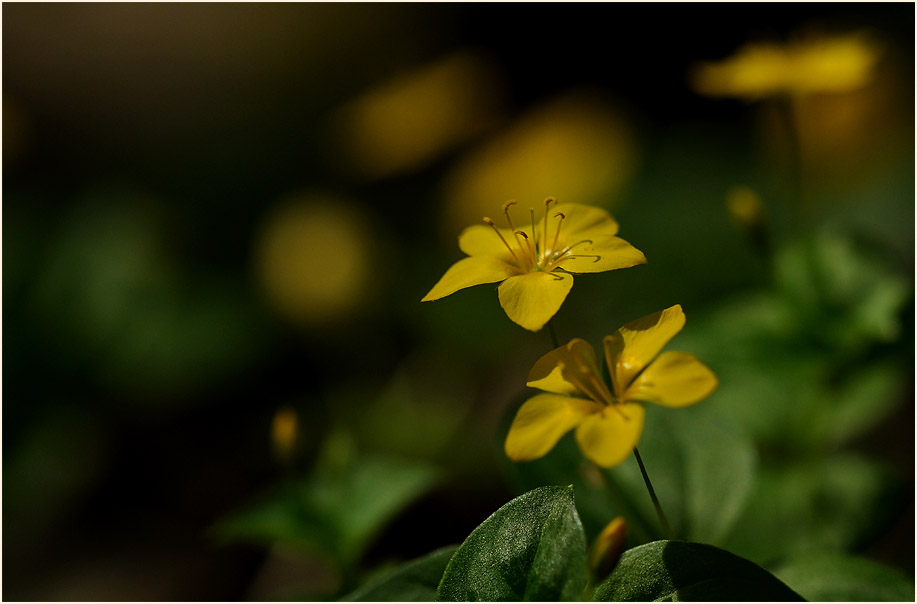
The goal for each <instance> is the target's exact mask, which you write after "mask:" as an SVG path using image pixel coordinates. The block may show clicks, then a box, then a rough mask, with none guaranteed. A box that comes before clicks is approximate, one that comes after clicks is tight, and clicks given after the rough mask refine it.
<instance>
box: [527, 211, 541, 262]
mask: <svg viewBox="0 0 917 604" xmlns="http://www.w3.org/2000/svg"><path fill="white" fill-rule="evenodd" d="M529 218H531V220H532V237H534V238H535V241H534V242H533V243H534V244H535V255H534V256H532V260H534V261H535V264H536V265H537V264H538V229H536V228H535V208H529ZM541 246H542V247H544V243H542V244H541ZM542 251H543V250H542Z"/></svg>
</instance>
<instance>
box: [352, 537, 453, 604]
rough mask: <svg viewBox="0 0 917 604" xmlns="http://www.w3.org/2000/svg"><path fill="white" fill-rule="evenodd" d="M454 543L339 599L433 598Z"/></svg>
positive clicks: (428, 599)
mask: <svg viewBox="0 0 917 604" xmlns="http://www.w3.org/2000/svg"><path fill="white" fill-rule="evenodd" d="M456 549H458V546H457V545H450V546H447V547H443V548H441V549H438V550H436V551H433V552H430V553H429V554H427V555H426V556H423V557H421V558H417V559H416V560H412V561H410V562H406V563H405V564H403V565H401V566H399V567H398V568H396V569H394V570H391V571H389V572H388V573H385V574H384V575H382V576H380V577H378V578H376V579H375V580H372V581H369V582H368V583H366V584H365V585H363V586H362V587H360V588H359V589H357V590H355V591H353V592H352V593H350V594H349V595H347V596H344V597H343V598H341V600H340V601H341V602H432V601H433V599H434V598H435V597H436V588H437V586H438V585H439V582H440V580H441V579H442V577H443V571H445V570H446V565H447V564H449V560H450V559H451V558H452V555H453V554H454V553H455V550H456Z"/></svg>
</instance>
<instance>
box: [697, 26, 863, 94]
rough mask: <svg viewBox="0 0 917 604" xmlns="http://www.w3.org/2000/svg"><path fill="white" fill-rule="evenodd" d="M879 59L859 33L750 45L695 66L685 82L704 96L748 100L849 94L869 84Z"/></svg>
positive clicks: (753, 43)
mask: <svg viewBox="0 0 917 604" xmlns="http://www.w3.org/2000/svg"><path fill="white" fill-rule="evenodd" d="M880 54H881V50H880V48H879V46H878V45H877V44H876V43H875V42H873V41H872V40H871V39H870V38H869V37H868V36H867V35H866V34H864V33H862V32H857V33H851V34H846V35H834V36H818V37H815V36H812V37H808V38H804V39H799V40H796V41H793V42H790V43H788V44H777V43H773V42H750V43H748V44H746V45H745V46H743V47H742V48H740V49H739V50H738V51H737V52H736V54H734V55H733V56H731V57H729V58H727V59H724V60H722V61H712V62H703V63H699V64H697V65H696V66H695V67H694V69H693V71H692V73H691V82H692V85H693V87H694V89H695V90H697V92H699V93H701V94H704V95H707V96H731V97H740V98H745V99H748V100H757V99H761V98H764V97H771V96H778V95H794V96H795V95H805V94H813V93H840V92H850V91H853V90H857V89H858V88H861V87H863V86H865V85H866V84H867V83H869V81H870V79H871V77H872V73H873V69H874V67H875V65H876V63H877V62H878V60H879V56H880Z"/></svg>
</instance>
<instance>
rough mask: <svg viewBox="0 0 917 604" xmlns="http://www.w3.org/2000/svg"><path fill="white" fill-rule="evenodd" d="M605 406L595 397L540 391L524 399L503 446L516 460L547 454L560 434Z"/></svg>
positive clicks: (536, 457) (507, 454) (507, 453)
mask: <svg viewBox="0 0 917 604" xmlns="http://www.w3.org/2000/svg"><path fill="white" fill-rule="evenodd" d="M601 410H602V407H601V405H598V404H597V403H593V402H592V401H589V400H586V399H583V398H577V397H573V396H563V395H560V394H538V395H536V396H533V397H532V398H530V399H529V400H527V401H525V403H523V404H522V406H521V407H520V408H519V411H518V412H517V413H516V418H515V419H514V420H513V424H512V425H511V426H510V427H509V434H507V435H506V443H505V444H504V447H503V448H504V450H505V451H506V456H507V457H509V458H510V459H512V460H513V461H529V460H532V459H538V458H539V457H543V456H544V455H546V454H547V453H548V452H549V451H550V450H551V449H553V448H554V445H556V444H557V441H559V440H560V438H561V437H562V436H563V435H564V434H566V433H567V432H569V431H570V430H572V429H573V428H575V427H576V426H578V425H579V424H580V422H582V421H583V419H584V418H586V417H588V416H589V415H590V414H592V413H598V412H600V411H601Z"/></svg>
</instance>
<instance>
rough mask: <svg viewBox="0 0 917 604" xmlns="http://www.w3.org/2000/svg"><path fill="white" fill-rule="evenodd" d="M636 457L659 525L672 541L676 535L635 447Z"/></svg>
mask: <svg viewBox="0 0 917 604" xmlns="http://www.w3.org/2000/svg"><path fill="white" fill-rule="evenodd" d="M634 457H636V458H637V465H639V466H640V473H641V474H643V482H645V483H646V490H647V491H649V493H650V499H652V500H653V507H655V508H656V515H657V516H659V523H660V524H661V525H662V530H663V532H664V533H665V537H666V539H672V538H673V535H674V533H672V527H671V526H669V521H668V520H666V518H665V514H663V513H662V506H661V505H659V499H658V498H657V497H656V491H655V489H653V483H652V482H650V476H649V474H647V473H646V466H644V465H643V458H641V457H640V452H639V451H637V447H634Z"/></svg>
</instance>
